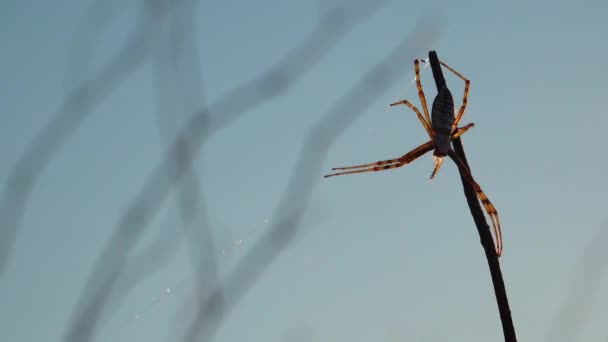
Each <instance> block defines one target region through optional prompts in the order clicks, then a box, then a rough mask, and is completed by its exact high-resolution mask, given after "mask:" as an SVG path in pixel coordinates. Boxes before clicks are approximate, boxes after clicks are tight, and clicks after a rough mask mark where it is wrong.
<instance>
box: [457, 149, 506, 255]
mask: <svg viewBox="0 0 608 342" xmlns="http://www.w3.org/2000/svg"><path fill="white" fill-rule="evenodd" d="M448 155H449V156H450V158H452V160H453V161H454V162H455V163H457V164H458V165H459V168H460V169H462V170H463V171H464V172H463V175H464V177H465V178H466V179H467V181H468V182H469V183H470V184H471V185H472V186H473V189H475V193H477V197H479V200H480V201H481V204H482V205H483V207H484V209H485V210H486V212H487V213H488V216H490V220H491V221H492V228H493V229H494V237H495V239H496V246H495V248H496V255H498V256H499V257H500V256H501V255H502V231H501V230H500V219H499V218H498V211H497V210H496V208H495V207H494V205H493V204H492V202H490V199H489V198H488V196H486V194H485V193H484V192H483V190H481V186H479V184H478V183H477V182H476V181H475V180H474V179H473V175H471V171H470V170H469V168H468V167H467V166H466V165H465V164H464V162H463V161H462V160H461V159H460V158H458V156H457V155H456V153H455V152H454V151H450V152H449V154H448Z"/></svg>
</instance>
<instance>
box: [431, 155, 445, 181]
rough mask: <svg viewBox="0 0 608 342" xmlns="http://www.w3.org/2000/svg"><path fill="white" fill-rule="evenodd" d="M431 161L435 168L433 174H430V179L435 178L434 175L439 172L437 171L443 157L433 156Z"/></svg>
mask: <svg viewBox="0 0 608 342" xmlns="http://www.w3.org/2000/svg"><path fill="white" fill-rule="evenodd" d="M433 161H434V162H435V168H434V169H433V173H431V179H433V178H435V175H436V174H437V172H439V169H440V168H441V165H442V164H443V157H437V156H433Z"/></svg>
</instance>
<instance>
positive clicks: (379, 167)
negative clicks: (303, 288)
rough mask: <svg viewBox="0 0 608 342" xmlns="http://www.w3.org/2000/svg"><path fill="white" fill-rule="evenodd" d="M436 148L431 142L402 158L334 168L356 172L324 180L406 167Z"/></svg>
mask: <svg viewBox="0 0 608 342" xmlns="http://www.w3.org/2000/svg"><path fill="white" fill-rule="evenodd" d="M473 126H475V124H474V123H470V124H468V125H466V126H463V127H460V128H459V129H458V130H457V131H456V132H454V133H452V139H456V138H458V137H460V136H461V135H463V134H464V133H465V132H466V131H468V130H469V129H471V128H472V127H473ZM434 147H435V146H434V145H433V141H432V140H431V141H427V142H426V143H424V144H422V145H420V146H418V147H416V148H415V149H413V150H411V151H410V152H409V153H407V154H406V155H404V156H402V157H400V158H396V159H387V160H381V161H378V162H375V163H369V164H361V165H355V166H345V167H334V168H332V170H334V171H335V170H354V171H347V172H338V173H332V174H329V175H325V176H324V178H327V177H333V176H341V175H347V174H353V173H362V172H373V171H383V170H388V169H394V168H397V167H401V166H403V165H406V164H408V163H411V162H412V161H414V160H415V159H416V158H419V157H420V156H422V155H423V154H425V153H427V152H429V151H431V150H433V148H434Z"/></svg>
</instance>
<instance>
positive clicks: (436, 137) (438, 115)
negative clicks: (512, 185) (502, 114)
mask: <svg viewBox="0 0 608 342" xmlns="http://www.w3.org/2000/svg"><path fill="white" fill-rule="evenodd" d="M420 61H421V60H419V59H417V60H415V61H414V70H415V72H416V86H417V87H418V96H419V97H420V103H421V105H422V110H423V111H424V116H423V115H422V113H420V110H419V109H418V108H416V106H414V105H413V104H411V103H410V102H409V101H407V100H402V101H398V102H395V103H392V104H391V106H396V105H401V104H404V105H406V106H408V107H410V108H411V109H412V110H413V111H414V112H415V113H416V115H417V116H418V120H420V122H421V123H422V126H424V129H425V130H426V132H427V134H428V135H429V138H430V140H429V141H427V142H426V143H424V144H422V145H420V146H418V147H416V148H414V149H413V150H411V151H410V152H408V153H407V154H405V155H403V156H401V157H400V158H396V159H387V160H381V161H378V162H375V163H370V164H362V165H355V166H347V167H335V168H333V169H332V170H349V171H341V172H337V173H333V174H329V175H326V176H325V177H332V176H340V175H346V174H352V173H363V172H372V171H383V170H388V169H393V168H397V167H401V166H404V165H407V164H409V163H411V162H412V161H414V160H416V159H417V158H419V157H421V156H422V155H424V154H426V153H427V152H430V151H434V152H433V159H434V162H435V167H434V169H433V173H432V174H431V179H433V178H434V177H435V175H436V174H437V172H438V171H439V169H440V168H441V165H442V164H443V159H444V157H445V156H447V155H449V156H450V158H452V159H453V160H454V161H455V162H456V163H458V164H459V165H460V166H461V167H463V169H464V170H465V171H466V172H465V174H464V176H465V177H466V178H467V181H468V182H469V183H471V185H472V186H473V188H474V189H475V192H476V193H477V196H478V197H479V199H480V200H481V203H482V204H483V206H484V208H485V210H486V212H487V213H488V215H489V216H490V220H491V221H492V227H493V228H494V235H495V238H496V253H497V254H498V256H500V255H501V254H502V233H501V230H500V221H499V219H498V211H496V208H495V207H494V205H492V203H491V202H490V200H489V199H488V197H487V196H486V194H485V193H484V192H483V191H482V190H481V187H480V186H479V184H477V182H476V181H475V180H474V179H473V176H472V175H471V172H470V170H469V169H468V168H467V167H466V165H465V164H464V163H463V162H462V161H461V160H460V159H459V158H458V156H457V155H456V154H455V153H454V151H453V150H452V140H453V139H456V138H458V137H460V136H461V135H462V134H464V133H465V132H466V131H468V130H469V129H470V128H471V127H473V124H472V123H470V124H468V125H465V126H463V127H460V128H459V127H458V123H459V122H460V119H462V116H463V115H464V112H465V110H466V108H467V102H468V94H469V85H470V81H469V80H468V79H467V78H465V77H464V76H463V75H461V74H460V73H458V72H457V71H455V70H454V69H452V68H451V67H449V66H448V65H447V64H445V63H443V62H440V63H441V65H443V66H444V67H446V68H447V69H449V70H450V71H451V72H453V73H454V74H455V75H456V76H458V77H459V78H460V79H462V80H463V81H464V96H463V100H462V105H461V106H460V109H459V110H458V113H457V114H456V117H454V99H453V98H452V94H451V93H450V90H449V89H448V88H447V86H443V87H442V88H441V89H439V92H438V94H437V96H436V97H435V100H434V101H433V107H432V113H431V114H432V116H431V115H429V109H428V107H427V104H426V98H425V96H424V91H423V90H422V84H421V83H420V66H419V64H420Z"/></svg>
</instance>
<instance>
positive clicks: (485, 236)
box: [429, 51, 517, 342]
mask: <svg viewBox="0 0 608 342" xmlns="http://www.w3.org/2000/svg"><path fill="white" fill-rule="evenodd" d="M429 60H430V63H431V69H432V70H433V78H434V79H435V85H436V86H437V91H439V89H441V88H442V87H444V86H446V82H445V78H444V77H443V72H442V69H441V64H440V63H439V57H438V56H437V53H436V52H435V51H429ZM452 144H453V146H454V153H455V154H454V153H450V155H449V156H450V158H452V160H454V163H455V164H456V166H457V167H458V171H459V172H460V178H461V180H462V187H463V189H464V194H465V197H466V199H467V204H468V205H469V209H470V211H471V215H472V216H473V221H474V222H475V226H476V227H477V232H478V233H479V239H480V241H481V245H482V247H483V249H484V252H485V254H486V259H487V261H488V266H489V268H490V276H491V277H492V285H493V286H494V294H495V295H496V303H497V304H498V312H499V314H500V320H501V322H502V330H503V334H504V337H505V342H515V341H517V337H516V336H515V327H514V325H513V319H512V317H511V310H510V309H509V300H508V298H507V291H506V289H505V283H504V280H503V278H502V272H501V270H500V263H499V261H498V256H497V255H496V248H495V246H494V240H493V239H492V234H491V233H490V227H489V226H488V222H487V221H486V217H485V215H484V213H483V210H482V209H481V205H480V204H479V200H478V199H477V194H476V193H475V189H474V188H473V185H471V183H469V182H468V181H467V177H466V176H465V175H466V174H467V172H470V167H469V164H468V162H467V157H466V155H465V153H464V147H463V145H462V140H461V138H460V137H459V138H456V139H454V140H453V141H452ZM456 157H457V158H458V159H460V160H461V161H462V162H463V164H464V165H461V164H460V163H459V162H457V159H455V158H456ZM463 166H464V167H466V169H464V168H463Z"/></svg>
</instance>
